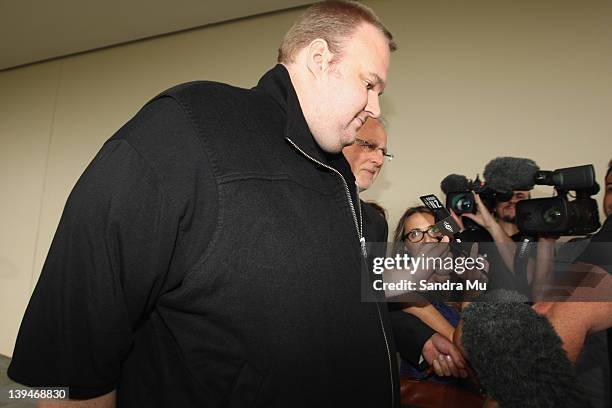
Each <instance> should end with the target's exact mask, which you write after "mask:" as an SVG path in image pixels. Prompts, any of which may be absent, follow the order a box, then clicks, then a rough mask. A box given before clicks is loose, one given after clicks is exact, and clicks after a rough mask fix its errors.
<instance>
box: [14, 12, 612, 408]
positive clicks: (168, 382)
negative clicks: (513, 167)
mask: <svg viewBox="0 0 612 408" xmlns="http://www.w3.org/2000/svg"><path fill="white" fill-rule="evenodd" d="M395 49H396V44H395V41H394V39H393V36H392V35H391V33H390V32H389V31H388V30H387V28H385V26H384V25H383V24H382V22H380V20H379V19H378V18H377V17H376V15H375V14H374V12H373V11H372V10H371V9H370V8H368V7H366V6H364V5H362V4H360V3H356V2H351V1H324V2H320V3H316V4H315V5H313V6H312V7H310V8H309V9H308V10H307V11H306V12H305V13H304V14H303V15H302V16H301V17H300V18H299V19H298V20H297V21H296V22H295V24H294V25H293V27H292V28H291V29H290V30H289V31H288V32H287V34H286V36H285V38H284V39H283V41H282V43H281V46H280V49H279V55H278V65H276V66H275V67H274V68H272V69H271V70H270V71H268V72H267V73H265V74H264V75H263V76H262V78H261V79H260V80H259V82H258V84H257V86H256V87H254V88H253V89H240V88H235V87H231V86H228V85H225V84H219V83H213V82H191V83H187V84H183V85H179V86H177V87H174V88H172V89H169V90H167V91H165V92H163V93H161V94H160V95H158V96H157V97H156V98H154V99H153V100H152V101H150V102H149V103H148V104H146V105H145V106H144V107H143V108H142V110H141V111H140V112H138V113H137V114H136V116H135V117H134V118H132V119H131V120H130V121H129V122H128V123H127V124H126V125H125V126H124V127H122V128H121V129H120V130H119V131H118V132H117V133H116V134H115V135H114V136H112V137H111V138H110V139H109V140H108V141H107V142H106V143H105V144H104V146H103V147H102V149H101V150H100V152H99V153H98V154H97V155H96V157H95V158H94V159H93V161H92V162H91V164H90V165H89V166H88V168H87V169H86V170H85V172H84V173H83V175H82V176H81V178H80V179H79V181H78V182H77V184H76V186H75V187H74V189H73V191H72V192H71V194H70V197H69V198H68V201H67V203H66V207H65V210H64V213H63V215H62V218H61V221H60V224H59V227H58V230H57V232H56V235H55V238H54V240H53V243H52V245H51V248H50V250H49V254H48V256H47V259H46V262H45V265H44V268H43V271H42V274H41V277H40V279H39V281H38V283H37V286H36V288H35V290H34V293H33V295H32V298H31V300H30V303H29V305H28V308H27V310H26V313H25V316H24V318H23V321H22V324H21V327H20V331H19V335H18V338H17V343H16V346H15V350H14V353H13V359H12V362H11V365H10V367H9V371H8V374H9V376H10V377H11V378H13V379H14V380H15V381H17V382H19V383H22V384H25V385H28V386H36V387H68V389H69V394H70V398H71V399H78V400H80V402H79V406H83V407H90V406H91V407H93V406H96V407H114V406H126V407H144V406H147V407H156V406H160V407H161V406H180V407H191V406H206V407H263V406H266V407H302V406H303V407H326V406H340V407H345V406H359V407H398V406H400V405H405V406H409V405H412V406H468V405H462V404H467V402H465V401H468V400H469V401H472V403H476V404H478V403H479V404H482V403H486V404H489V406H495V405H496V404H499V405H501V406H507V407H514V406H517V407H518V406H520V407H529V406H533V407H548V406H550V407H552V406H559V405H558V401H559V400H560V399H561V400H562V401H564V402H565V403H566V405H565V406H588V404H592V405H593V406H604V405H602V404H609V401H610V400H609V378H610V377H609V367H608V368H604V365H603V363H604V360H603V359H601V356H602V355H603V354H602V353H603V351H602V350H603V349H602V347H604V346H603V345H602V344H603V343H596V344H593V345H591V343H590V338H591V336H594V335H596V334H597V333H605V330H606V329H607V328H608V327H610V325H612V321H611V320H612V319H611V317H610V316H612V311H611V309H610V305H611V304H612V303H609V302H571V300H572V299H571V297H570V298H569V299H567V300H570V301H567V302H549V301H546V300H547V299H546V298H542V299H535V298H534V297H532V299H531V300H532V302H529V299H527V298H524V297H521V296H524V295H525V293H521V294H519V293H517V292H525V290H526V288H525V287H524V285H523V282H522V281H521V282H516V285H514V284H513V283H515V274H516V273H515V272H516V271H515V266H516V265H515V262H514V259H515V256H516V254H515V253H516V251H517V245H516V243H515V242H516V240H517V238H516V237H517V236H518V235H519V233H520V231H519V230H518V228H517V226H516V221H515V218H516V203H517V202H518V201H520V200H524V199H528V198H529V197H530V195H529V191H525V190H521V189H520V188H514V189H513V192H512V193H513V195H512V197H511V198H510V199H509V200H505V201H499V202H496V203H495V205H494V207H493V208H487V206H486V205H484V204H483V202H482V200H481V198H480V197H479V196H478V195H476V196H475V199H476V203H477V207H476V209H475V212H473V213H466V214H463V215H462V216H460V215H457V214H454V213H453V214H452V217H453V218H454V221H455V222H456V223H457V225H459V226H460V227H461V228H465V225H464V223H465V222H466V220H467V219H469V221H471V222H473V223H475V224H476V225H478V226H479V228H480V231H481V232H483V233H484V234H485V235H486V236H487V237H488V239H486V240H479V242H478V244H481V241H482V244H481V246H480V247H478V246H476V247H474V246H471V247H470V248H468V249H467V252H468V253H474V254H479V253H483V252H487V255H488V256H487V259H488V265H487V268H485V269H484V270H479V271H474V272H473V273H472V274H466V275H462V276H457V274H456V273H454V271H448V270H443V271H442V270H432V271H429V272H428V276H427V279H431V280H432V281H443V280H446V279H459V280H461V279H464V280H465V279H468V278H469V279H479V280H481V281H483V282H487V283H489V290H487V291H483V292H484V293H470V294H469V295H470V296H469V297H465V296H463V294H456V293H454V294H453V293H451V294H448V293H447V294H442V296H433V295H432V294H430V293H426V292H422V293H418V294H417V295H418V297H417V298H416V299H413V300H412V301H410V302H385V301H384V299H378V298H377V299H378V301H373V302H364V301H362V299H361V296H360V294H362V293H363V292H362V291H363V290H364V287H367V285H368V282H364V280H363V279H360V278H359V276H360V270H362V267H363V265H364V264H366V265H367V261H368V257H369V256H370V255H371V254H368V245H367V243H371V242H386V241H387V239H388V235H389V227H388V223H387V221H386V217H385V210H384V208H382V207H381V206H379V205H375V204H372V203H366V202H364V201H363V200H361V199H360V195H359V194H360V192H363V191H364V190H367V189H368V188H370V187H371V186H372V184H373V183H374V182H375V180H376V178H377V176H378V175H379V174H380V171H381V169H382V167H383V165H384V163H385V161H386V160H391V159H392V158H393V155H392V154H390V153H389V152H388V150H387V132H386V129H385V123H384V120H383V119H382V118H381V110H380V105H379V96H380V94H381V93H382V92H383V90H384V89H385V87H386V85H387V71H388V68H389V64H390V59H391V53H392V52H393V51H394V50H395ZM611 164H612V163H611ZM410 199H411V198H409V197H407V200H408V201H409V200H410ZM407 206H408V202H407ZM604 210H605V212H606V216H608V218H607V219H606V221H605V222H604V226H603V227H602V229H601V231H600V232H598V233H596V234H595V235H594V236H593V237H589V240H588V242H586V245H585V246H584V247H583V251H581V252H580V254H576V256H575V257H574V258H573V260H572V262H571V264H572V265H574V264H576V265H583V266H584V265H586V266H585V267H586V268H587V269H588V272H589V273H591V274H595V275H596V276H598V277H599V279H598V280H597V282H598V283H597V285H596V287H595V289H600V290H602V291H604V292H605V291H609V290H612V288H611V287H610V281H611V279H612V278H611V277H610V273H612V271H611V270H610V264H612V262H609V261H608V258H606V254H603V255H602V254H601V253H600V252H597V251H595V250H594V249H593V248H592V247H591V245H592V244H594V243H597V242H610V241H612V237H610V229H611V228H612V218H611V217H610V214H611V213H612V175H611V174H610V170H608V174H607V175H606V195H605V203H604ZM440 221H441V220H439V219H436V215H435V213H434V212H433V211H432V210H431V209H429V208H427V207H423V206H411V207H409V208H408V209H407V210H406V211H405V213H404V214H403V216H402V217H401V219H400V221H399V223H398V225H397V227H396V228H395V230H394V233H393V237H392V241H394V242H395V243H396V244H399V245H400V247H401V250H402V251H405V252H406V253H408V254H411V255H413V256H415V255H416V254H418V253H420V252H427V251H429V252H428V253H429V254H434V253H435V254H437V255H441V254H442V252H439V251H444V254H451V255H452V251H453V244H455V243H458V241H453V240H456V236H454V237H453V236H449V235H448V234H445V233H444V231H443V230H441V228H440V225H439V222H440ZM466 236H467V235H466ZM540 238H541V240H540V241H541V242H539V243H538V251H537V253H536V254H535V255H534V256H532V258H531V259H529V260H528V268H527V277H526V282H527V285H528V289H527V290H530V289H534V290H535V289H537V291H536V292H534V293H538V294H539V293H542V288H545V287H546V285H547V284H548V283H549V279H550V277H551V276H553V275H554V270H551V266H550V265H552V264H551V262H550V260H551V259H553V258H554V256H551V254H552V255H554V253H553V248H554V238H552V237H549V236H542V237H540ZM487 240H488V241H489V242H488V243H487V242H485V241H487ZM464 241H465V240H464ZM485 243H487V244H489V245H485ZM434 247H435V248H436V249H435V250H430V248H434ZM440 248H442V249H440ZM454 248H455V250H456V247H454ZM591 253H593V255H589V254H591ZM543 260H545V261H546V262H544V261H543ZM366 277H367V276H366ZM364 285H365V286H364ZM591 289H593V288H591ZM609 293H612V292H609ZM528 295H531V294H528ZM481 296H488V298H487V297H481ZM521 327H522V328H525V327H527V328H529V329H528V330H523V331H517V330H518V329H517V328H521ZM519 339H520V346H521V347H523V350H520V349H517V348H507V350H510V351H509V352H508V353H506V352H504V350H505V349H503V347H502V348H500V347H499V346H500V345H501V346H506V345H507V344H508V342H512V341H517V343H516V344H517V345H518V344H519V343H518V340H519ZM606 344H607V343H606ZM583 345H584V346H583ZM532 346H533V347H532ZM605 347H607V345H606V346H605ZM591 352H592V353H595V354H594V355H597V356H599V357H598V358H597V359H596V360H597V361H596V362H597V363H598V364H599V365H597V366H596V367H595V368H593V366H592V365H588V364H586V365H584V366H581V365H580V364H581V356H583V355H587V354H588V353H591ZM516 353H519V354H520V355H516ZM605 353H607V349H606V351H605ZM397 355H399V357H400V361H399V365H398V359H397ZM587 357H588V356H587ZM509 360H510V362H508V361H509ZM517 361H520V362H521V363H520V364H518V363H516V362H517ZM546 362H548V363H550V364H549V365H547V364H546ZM606 367H607V365H606ZM581 368H582V369H583V371H580V369H581ZM589 370H590V371H589ZM606 370H607V371H606ZM594 371H596V374H595V376H593V375H592V373H593V372H594ZM555 373H557V374H558V378H557V377H556V375H555ZM512 378H515V379H517V378H518V379H519V380H520V381H517V380H514V381H512V380H511V379H512ZM509 379H510V380H509ZM523 379H524V381H522V380H523ZM551 381H552V382H555V381H558V382H557V383H555V385H554V386H550V382H551ZM580 381H582V382H580ZM606 381H608V384H607V385H606ZM517 382H518V383H519V384H518V385H517ZM432 384H433V387H434V388H427V389H428V390H429V391H428V392H429V394H423V393H422V390H423V389H425V388H422V387H420V386H421V385H425V386H428V385H432ZM521 384H523V385H524V387H523V388H521V386H520V385H521ZM547 384H548V385H547ZM567 384H572V387H570V386H567ZM581 384H587V386H585V387H584V388H579V387H581V386H582V385H581ZM574 386H575V387H574ZM547 387H548V388H547ZM457 390H458V391H457ZM580 390H584V392H583V391H580ZM446 393H448V394H446ZM423 395H425V397H423ZM444 395H449V397H448V398H447V399H446V400H444V401H445V402H440V398H441V397H444ZM606 398H607V399H606ZM474 401H475V402H474ZM464 402H465V403H464ZM72 403H73V402H72V401H41V402H40V405H41V406H46V404H49V405H48V406H54V407H60V406H72V405H70V404H72ZM436 404H437V405H436ZM440 404H442V405H440Z"/></svg>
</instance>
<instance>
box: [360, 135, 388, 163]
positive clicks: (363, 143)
mask: <svg viewBox="0 0 612 408" xmlns="http://www.w3.org/2000/svg"><path fill="white" fill-rule="evenodd" d="M355 143H356V144H357V145H359V146H360V147H361V150H363V151H364V152H366V153H373V152H375V151H377V150H380V152H381V153H382V155H383V157H385V158H386V159H387V160H388V161H391V160H393V157H394V156H393V155H392V154H391V153H389V152H387V149H384V148H382V147H378V145H375V144H371V143H370V142H368V141H367V140H363V139H359V138H356V139H355Z"/></svg>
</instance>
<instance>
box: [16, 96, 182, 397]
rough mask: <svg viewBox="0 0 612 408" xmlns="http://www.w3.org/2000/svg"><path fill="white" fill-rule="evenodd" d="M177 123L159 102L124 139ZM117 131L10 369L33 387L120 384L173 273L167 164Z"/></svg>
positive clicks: (85, 182)
mask: <svg viewBox="0 0 612 408" xmlns="http://www.w3.org/2000/svg"><path fill="white" fill-rule="evenodd" d="M164 103H165V102H164ZM175 113H178V112H175ZM164 114H165V116H163V115H164ZM162 116H163V119H161V117H162ZM175 119H177V120H178V118H172V117H170V118H169V117H168V113H167V112H165V111H164V109H163V103H160V104H157V105H156V104H150V105H148V107H147V108H145V109H143V111H141V112H140V113H139V115H138V116H136V117H135V118H134V119H133V120H132V121H131V124H130V126H127V125H126V127H124V129H122V130H121V131H119V133H118V135H120V136H121V133H122V132H139V131H140V130H139V129H142V127H141V126H140V125H139V122H143V123H146V124H147V126H146V127H145V128H146V129H149V130H150V129H156V130H151V131H152V132H163V131H164V129H165V126H173V125H174V124H176V120H175ZM156 120H157V121H159V123H157V124H158V125H159V126H156V123H155V121H156ZM116 136H117V135H115V137H113V138H112V139H111V140H109V141H108V142H107V143H106V144H105V145H104V146H103V147H102V149H101V150H100V152H99V153H98V154H97V156H96V157H95V158H94V160H93V161H92V163H91V164H90V165H89V166H88V168H87V169H86V170H85V172H84V173H83V175H82V176H81V177H80V179H79V181H78V182H77V184H76V185H75V187H74V189H73V191H72V192H71V194H70V196H69V198H68V201H67V203H66V206H65V208H64V212H63V214H62V217H61V220H60V223H59V226H58V229H57V231H56V234H55V237H54V239H53V242H52V244H51V248H50V250H49V253H48V256H47V258H46V261H45V264H44V267H43V270H42V273H41V276H40V279H39V280H38V283H37V285H36V288H35V290H34V293H33V295H32V297H31V299H30V302H29V304H28V307H27V310H26V313H25V316H24V318H23V320H22V323H21V327H20V330H19V334H18V337H17V342H16V346H15V350H14V354H13V359H12V362H11V365H10V367H9V370H8V374H9V376H10V377H11V378H12V379H13V380H15V381H17V382H19V383H22V384H25V385H28V386H62V387H70V397H71V398H80V399H87V398H93V397H96V396H100V395H103V394H105V393H108V392H110V391H112V390H113V389H115V388H116V386H117V383H118V378H119V376H120V367H121V363H122V361H123V359H124V358H125V357H126V355H127V353H129V350H130V347H131V345H132V333H133V331H134V329H135V327H136V326H137V325H138V323H139V321H141V319H143V318H146V314H147V313H148V312H149V311H150V308H151V307H152V305H153V304H154V303H155V299H156V297H157V295H158V292H159V290H160V287H161V282H163V280H164V278H165V275H166V273H167V271H168V268H169V265H170V263H171V260H172V256H173V251H174V248H175V241H176V237H177V232H178V228H179V225H178V223H179V221H178V219H179V215H178V208H177V207H176V205H175V204H173V203H174V202H175V200H173V199H172V197H169V196H168V195H167V193H166V191H164V189H163V188H162V184H161V183H160V175H159V174H158V173H157V170H156V169H153V168H152V167H151V166H150V163H148V162H147V160H146V159H145V158H144V157H143V156H142V155H141V154H140V152H139V151H137V150H136V149H135V148H134V147H133V146H132V145H131V144H130V143H129V142H128V141H127V140H126V139H124V138H121V137H116Z"/></svg>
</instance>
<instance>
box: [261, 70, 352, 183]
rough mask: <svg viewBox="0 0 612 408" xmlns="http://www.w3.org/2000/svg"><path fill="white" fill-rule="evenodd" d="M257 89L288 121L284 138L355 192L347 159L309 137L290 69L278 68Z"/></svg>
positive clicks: (310, 134) (310, 135) (308, 130)
mask: <svg viewBox="0 0 612 408" xmlns="http://www.w3.org/2000/svg"><path fill="white" fill-rule="evenodd" d="M254 89H255V90H258V91H262V92H264V93H266V94H267V95H268V96H270V97H271V98H272V99H273V100H274V101H275V102H276V103H277V104H278V105H279V106H280V108H281V109H282V110H283V112H284V113H285V115H286V120H287V124H286V127H285V137H286V138H288V139H290V140H291V141H293V143H295V144H296V145H297V146H298V147H299V148H300V149H301V150H303V151H304V152H305V153H307V154H308V155H310V156H311V157H313V158H314V159H316V160H319V161H320V162H322V163H325V164H327V165H329V166H332V167H334V168H335V169H336V170H338V171H339V172H340V173H341V174H342V175H343V176H344V178H345V179H346V182H347V183H348V185H349V188H350V189H351V190H352V187H353V186H354V184H355V178H354V176H353V174H352V172H351V169H350V166H349V164H348V162H347V161H346V159H345V158H344V155H343V154H342V153H337V154H331V153H326V152H324V151H323V150H322V149H321V148H320V147H319V145H318V144H317V142H316V141H315V139H314V137H313V136H312V133H310V129H309V128H308V124H307V123H306V118H304V113H303V112H302V107H301V106H300V102H299V100H298V97H297V94H296V92H295V88H294V87H293V84H292V83H291V77H290V76H289V71H287V68H285V66H284V65H282V64H277V65H276V66H275V67H274V68H272V69H271V70H270V71H268V72H266V73H265V74H264V75H263V76H262V77H261V79H260V80H259V82H258V84H257V86H256V87H255V88H254Z"/></svg>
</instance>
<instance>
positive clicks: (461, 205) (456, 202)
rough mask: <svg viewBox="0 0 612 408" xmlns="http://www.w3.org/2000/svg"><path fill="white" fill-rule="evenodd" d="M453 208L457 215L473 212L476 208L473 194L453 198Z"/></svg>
mask: <svg viewBox="0 0 612 408" xmlns="http://www.w3.org/2000/svg"><path fill="white" fill-rule="evenodd" d="M451 208H452V209H453V211H455V212H456V213H467V212H471V211H472V209H473V208H474V201H473V200H472V197H471V194H469V195H468V194H458V195H456V196H455V197H453V200H452V204H451Z"/></svg>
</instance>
